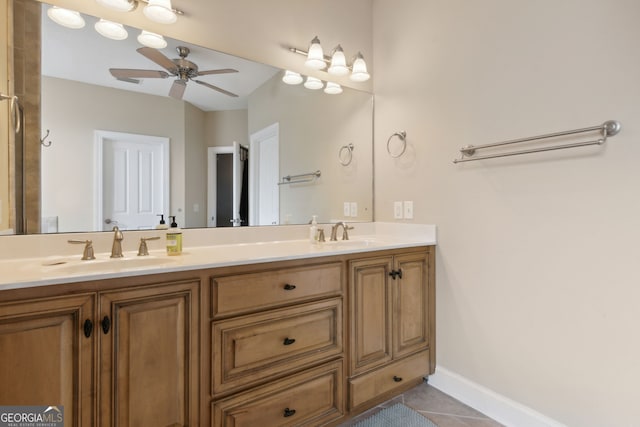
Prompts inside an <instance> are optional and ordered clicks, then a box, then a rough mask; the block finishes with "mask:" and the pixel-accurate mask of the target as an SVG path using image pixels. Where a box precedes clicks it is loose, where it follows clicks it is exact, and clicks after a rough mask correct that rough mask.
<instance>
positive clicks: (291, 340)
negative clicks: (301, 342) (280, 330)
mask: <svg viewBox="0 0 640 427" xmlns="http://www.w3.org/2000/svg"><path fill="white" fill-rule="evenodd" d="M294 342H296V340H295V338H285V339H284V341H283V343H282V344H284V345H291V344H293V343H294ZM293 412H295V411H293Z"/></svg>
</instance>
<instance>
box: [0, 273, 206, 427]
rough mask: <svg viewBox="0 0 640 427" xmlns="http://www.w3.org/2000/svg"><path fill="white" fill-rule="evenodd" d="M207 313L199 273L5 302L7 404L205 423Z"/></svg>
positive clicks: (76, 418) (86, 416)
mask: <svg viewBox="0 0 640 427" xmlns="http://www.w3.org/2000/svg"><path fill="white" fill-rule="evenodd" d="M63 286H64V285H63ZM80 287H82V285H80ZM89 287H90V286H89ZM199 321H200V311H199V280H196V281H185V282H171V283H164V284H162V285H144V286H135V287H131V288H128V289H117V290H112V291H100V290H99V287H98V289H96V290H94V292H90V293H87V294H80V295H68V296H60V297H55V298H37V299H33V298H30V299H28V300H21V301H14V302H8V303H1V304H0V348H1V349H2V351H1V352H0V378H2V381H3V384H4V386H3V387H0V402H1V404H3V405H47V406H48V405H62V406H64V415H65V425H68V426H92V425H99V426H145V425H154V426H156V425H157V426H160V425H162V426H167V425H171V426H186V425H197V424H198V422H197V420H198V419H199V413H198V400H199V396H198V391H199V363H198V348H199V341H198V337H199V334H198V331H199Z"/></svg>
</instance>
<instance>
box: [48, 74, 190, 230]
mask: <svg viewBox="0 0 640 427" xmlns="http://www.w3.org/2000/svg"><path fill="white" fill-rule="evenodd" d="M60 100H64V102H60ZM184 109H185V107H184V103H182V102H179V101H175V100H173V99H171V98H167V97H157V96H150V95H142V94H138V93H133V92H127V91H122V90H116V89H109V88H104V87H101V86H95V85H88V84H85V83H78V82H73V81H69V80H63V79H57V78H51V77H44V78H43V80H42V128H43V129H50V130H51V135H50V137H49V139H50V140H51V141H52V145H51V147H48V148H43V149H42V175H43V176H45V177H48V178H47V179H45V180H43V182H42V215H43V216H58V217H59V229H60V231H78V230H91V229H93V218H94V214H93V200H94V197H93V193H94V187H93V185H94V184H93V182H94V151H93V144H94V130H108V131H114V132H128V133H136V134H143V135H154V136H163V137H168V138H170V146H171V147H170V150H171V211H172V212H171V214H172V215H176V216H177V219H178V223H179V224H184V220H185V218H184V206H185V112H184ZM53 168H55V169H53ZM53 170H55V172H53ZM168 214H169V213H167V215H168Z"/></svg>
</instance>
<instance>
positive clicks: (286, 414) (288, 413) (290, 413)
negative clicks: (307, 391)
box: [284, 408, 296, 418]
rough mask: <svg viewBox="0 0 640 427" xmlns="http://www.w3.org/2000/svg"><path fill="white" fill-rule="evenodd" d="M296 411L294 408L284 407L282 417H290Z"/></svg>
mask: <svg viewBox="0 0 640 427" xmlns="http://www.w3.org/2000/svg"><path fill="white" fill-rule="evenodd" d="M295 413H296V410H295V409H289V408H284V417H285V418H287V417H290V416H292V415H294V414H295Z"/></svg>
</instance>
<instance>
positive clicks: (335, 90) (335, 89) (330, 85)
mask: <svg viewBox="0 0 640 427" xmlns="http://www.w3.org/2000/svg"><path fill="white" fill-rule="evenodd" d="M324 93H328V94H329V95H338V94H339V93H342V87H341V86H340V85H339V84H338V83H334V82H327V85H326V86H325V88H324Z"/></svg>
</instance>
